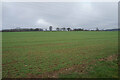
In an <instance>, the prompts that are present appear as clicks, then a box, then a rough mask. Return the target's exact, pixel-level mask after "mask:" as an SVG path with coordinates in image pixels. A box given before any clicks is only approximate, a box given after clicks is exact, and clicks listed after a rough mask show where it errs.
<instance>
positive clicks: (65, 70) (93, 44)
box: [2, 31, 118, 78]
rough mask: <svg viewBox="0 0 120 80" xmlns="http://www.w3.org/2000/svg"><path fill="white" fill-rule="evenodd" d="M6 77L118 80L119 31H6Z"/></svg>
mask: <svg viewBox="0 0 120 80" xmlns="http://www.w3.org/2000/svg"><path fill="white" fill-rule="evenodd" d="M2 35H3V42H2V43H3V44H2V46H3V47H2V52H3V53H2V57H3V59H2V68H3V72H2V73H3V74H2V76H3V78H23V77H24V78H31V77H32V78H47V77H50V78H117V77H118V66H117V64H118V62H117V54H118V32H116V31H114V32H112V31H111V32H109V31H106V32H104V31H103V32H96V31H94V32H92V31H89V32H87V31H86V32H82V31H81V32H3V33H2Z"/></svg>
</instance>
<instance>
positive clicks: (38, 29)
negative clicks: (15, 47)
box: [2, 26, 99, 32]
mask: <svg viewBox="0 0 120 80" xmlns="http://www.w3.org/2000/svg"><path fill="white" fill-rule="evenodd" d="M24 31H99V29H98V28H96V30H86V29H82V28H75V29H71V28H70V27H68V28H65V27H63V28H59V27H57V28H56V30H53V27H52V26H50V27H49V29H48V30H47V29H42V28H35V29H33V28H30V29H29V28H25V29H24V28H16V29H5V30H2V32H24Z"/></svg>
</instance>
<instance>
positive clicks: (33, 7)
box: [2, 2, 118, 29]
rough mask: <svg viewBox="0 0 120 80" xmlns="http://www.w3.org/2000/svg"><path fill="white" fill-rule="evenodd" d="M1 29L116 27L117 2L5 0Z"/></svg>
mask: <svg viewBox="0 0 120 80" xmlns="http://www.w3.org/2000/svg"><path fill="white" fill-rule="evenodd" d="M2 12H3V29H11V28H16V27H21V28H43V29H48V27H49V26H53V28H54V29H55V28H56V27H66V28H67V27H70V28H84V29H96V28H97V27H98V28H99V29H110V28H117V27H118V26H117V24H118V22H117V21H118V3H117V2H116V3H115V2H86V3H85V2H4V3H3V11H2Z"/></svg>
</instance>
